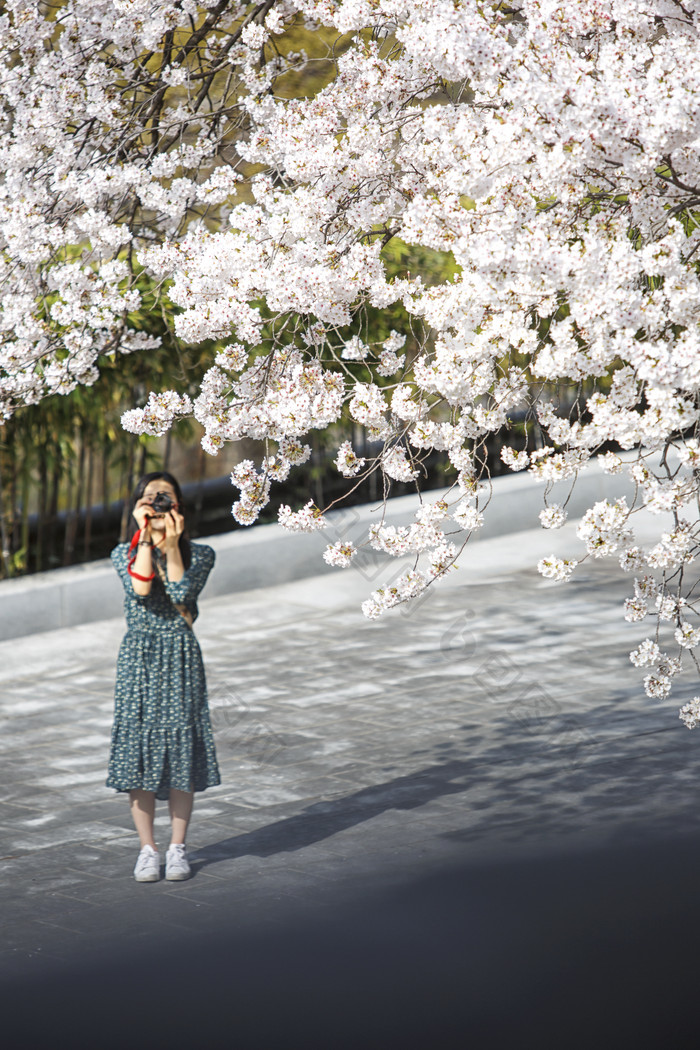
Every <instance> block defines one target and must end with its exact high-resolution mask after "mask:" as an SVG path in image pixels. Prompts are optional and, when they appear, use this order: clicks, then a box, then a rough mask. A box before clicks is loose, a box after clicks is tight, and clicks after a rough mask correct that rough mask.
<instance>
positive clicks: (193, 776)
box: [106, 722, 221, 799]
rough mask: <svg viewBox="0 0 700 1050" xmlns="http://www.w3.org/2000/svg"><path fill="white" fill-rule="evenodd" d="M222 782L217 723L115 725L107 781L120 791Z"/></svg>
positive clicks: (161, 795)
mask: <svg viewBox="0 0 700 1050" xmlns="http://www.w3.org/2000/svg"><path fill="white" fill-rule="evenodd" d="M220 783H221V777H220V775H219V768H218V764H217V761H216V752H215V750H214V739H213V736H212V732H211V728H210V727H209V726H208V725H206V726H204V725H191V726H177V727H175V726H173V727H163V726H145V725H133V724H129V723H119V722H117V723H116V724H115V725H114V728H113V731H112V748H111V755H110V762H109V770H108V776H107V781H106V785H107V787H111V788H115V790H117V791H136V790H139V789H141V790H143V791H153V792H155V795H156V798H158V799H167V798H168V797H169V795H170V789H171V788H175V789H176V790H177V791H204V790H205V789H206V788H208V787H215V786H216V785H217V784H220Z"/></svg>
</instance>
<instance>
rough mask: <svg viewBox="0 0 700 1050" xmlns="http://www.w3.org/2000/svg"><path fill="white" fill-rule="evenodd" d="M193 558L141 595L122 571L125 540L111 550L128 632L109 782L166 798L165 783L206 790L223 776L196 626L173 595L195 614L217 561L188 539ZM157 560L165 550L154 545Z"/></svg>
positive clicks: (121, 659)
mask: <svg viewBox="0 0 700 1050" xmlns="http://www.w3.org/2000/svg"><path fill="white" fill-rule="evenodd" d="M190 549H191V551H192V561H191V564H190V567H189V568H188V569H186V571H185V573H184V575H183V576H182V579H180V580H178V581H177V583H172V582H170V581H167V582H165V583H163V581H162V580H161V579H160V576H159V575H158V574H157V573H156V577H155V579H154V580H153V582H152V584H151V591H150V594H147V595H139V594H137V593H136V591H135V590H134V588H133V586H132V583H131V576H129V573H128V571H127V554H128V550H129V545H128V544H127V543H120V544H119V545H118V546H117V547H115V548H114V550H113V551H112V553H111V555H110V557H111V559H112V561H113V563H114V567H115V568H116V570H117V572H118V573H119V575H120V576H121V578H122V582H123V584H124V590H125V596H124V612H125V613H126V625H127V632H126V634H125V636H124V638H123V640H122V644H121V648H120V650H119V658H118V661H117V680H116V685H115V700H114V725H113V728H112V746H111V751H110V757H109V775H108V777H107V787H113V788H116V789H117V791H132V790H134V789H135V788H143V789H144V790H145V791H155V793H156V798H159V799H166V798H168V795H169V793H170V788H176V789H177V790H179V791H204V789H205V788H207V787H212V786H213V785H214V784H220V783H221V778H220V776H219V767H218V765H217V761H216V751H215V748H214V738H213V735H212V730H211V723H210V721H209V708H208V705H207V684H206V679H205V676H204V664H203V662H202V653H201V650H200V648H199V643H198V641H197V639H196V637H195V635H194V631H193V630H192V628H191V627H190V626H189V625H188V624H187V621H186V620H185V618H184V617H183V616H182V615H181V613H179V612H178V610H177V609H176V608H175V605H174V604H173V603H178V604H184V605H185V606H186V607H187V609H189V611H190V613H191V614H192V619H193V620H194V619H196V618H197V615H198V610H197V596H198V594H199V593H200V591H201V590H202V588H203V587H204V584H205V583H206V580H207V577H208V575H209V573H210V571H211V568H212V566H213V564H214V558H215V554H214V551H213V550H212V548H211V547H206V546H204V544H199V543H192V544H190ZM153 559H154V569H155V568H156V565H155V563H156V562H157V561H160V563H161V567H162V569H163V570H165V558H164V556H163V555H162V554H161V553H160V552H159V551H156V550H154V552H153Z"/></svg>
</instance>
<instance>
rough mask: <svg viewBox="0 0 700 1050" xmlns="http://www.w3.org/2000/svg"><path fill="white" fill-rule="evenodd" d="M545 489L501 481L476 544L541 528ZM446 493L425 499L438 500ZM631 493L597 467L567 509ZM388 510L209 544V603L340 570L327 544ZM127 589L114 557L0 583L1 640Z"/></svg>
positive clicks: (374, 561)
mask: <svg viewBox="0 0 700 1050" xmlns="http://www.w3.org/2000/svg"><path fill="white" fill-rule="evenodd" d="M543 488H544V486H543V485H542V483H537V482H535V481H533V479H532V478H531V477H530V476H529V475H528V474H524V473H523V474H512V475H506V476H503V477H498V478H495V479H494V481H493V495H492V498H491V501H490V503H489V505H488V508H487V510H486V512H485V518H486V521H485V524H484V527H483V528H482V529H480V530H479V531H478V532H477V533H475V534H474V536H473V537H472V539H471V540H470V544H471V543H478V542H480V541H482V540H485V539H491V538H493V537H495V536H503V535H506V534H508V533H512V532H522V531H524V530H527V529H533V528H537V527H538V526H539V520H538V514H539V512H540V510H541V509H542V506H543V503H542V492H543ZM570 488H571V483H570V482H559V483H558V484H557V485H555V486H554V489H553V491H552V494H551V496H550V502H557V503H564V502H565V501H566V499H567V497H568V496H569V492H570ZM446 492H447V489H436V490H432V491H430V492H427V493H425V494H424V500H425V501H426V502H434V501H436V500H437V499H439V498H440V497H441V496H443V495H444V494H445V493H446ZM622 495H626V496H627V497H628V499H629V500H630V501H631V499H632V497H633V495H634V485H633V482H632V481H631V480H630V478H629V477H628V476H627V475H626V474H624V475H622V474H618V475H615V476H612V477H611V476H610V475H608V474H604V473H603V471H602V470H601V469H600V467H599V466H598V464H597V463H596V462H595V461H593V462H592V463H589V464H588V465H587V467H586V469H585V470H584V471H583V472H582V473H581V475H580V476H579V478H578V480H577V482H576V486H575V488H574V492H573V495H572V496H571V498H570V500H569V503H568V505H567V511H568V514H569V518H570V519H574V518H576V517H580V516H581V514H583V513H584V512H585V510H587V509H588V507H590V506H591V505H592V504H593V503H595V502H596V501H597V500H601V499H605V498H606V497H609V498H612V497H615V498H617V497H619V496H622ZM419 504H420V501H419V499H418V496H415V495H411V496H400V497H398V498H396V499H393V500H390V502H389V509H388V513H387V523H389V524H392V525H408V524H410V523H411V522H412V521H414V520H415V513H416V510H417V509H418V507H419ZM381 513H382V506H381V503H379V504H363V505H361V506H356V507H348V508H344V509H342V510H337V511H332V512H330V513H329V514H328V516H327V517H328V522H329V525H328V528H327V529H325V530H323V531H321V532H315V533H289V532H287V531H286V530H285V529H283V528H282V527H281V526H280V525H277V524H272V525H256V526H253V527H252V528H251V529H237V530H236V531H234V532H231V533H224V534H223V535H219V536H212V537H209V538H202V539H200V540H199V541H198V542H202V543H207V544H209V545H210V546H211V547H213V548H214V550H215V551H216V565H215V567H214V571H213V573H212V575H211V578H210V579H209V581H208V583H207V585H206V588H205V591H204V597H205V598H214V597H218V596H221V595H231V594H236V593H238V592H241V591H250V590H255V589H256V588H258V587H271V586H275V585H276V584H281V583H288V582H291V581H293V580H298V579H304V578H306V577H309V576H318V575H320V574H322V573H325V572H337V571H338V570H337V569H333V568H331V567H330V566H328V565H326V563H325V562H324V561H323V557H322V555H323V551H324V549H325V547H326V545H327V544H328V543H335V542H336V541H337V540H345V541H348V540H349V541H353V542H355V543H356V544H357V543H360V542H362V541H363V540H364V539H365V538H366V535H367V528H368V526H369V525H370V524H372V523H373V522H379V521H380V520H381ZM357 557H358V559H359V564H358V568H359V569H360V571H361V572H362V573H363V575H364V577H365V579H366V581H367V582H368V584H369V587H368V591H369V589H371V584H372V582H373V581H374V580H375V579H378V577H379V576H380V575H382V574H385V567H386V564H387V560H388V559H386V558H385V557H384V556H381V555H376V554H375V553H374V552H371V551H370V552H364V551H362V552H361V554H359V555H358V556H357ZM123 594H124V591H123V588H122V584H121V582H120V580H119V578H118V576H117V575H116V573H115V572H114V569H113V568H112V563H111V562H110V560H109V559H108V558H105V559H102V560H100V561H96V562H89V563H87V564H85V565H78V566H74V567H70V568H66V569H53V570H52V571H50V572H44V573H37V574H36V575H34V576H26V577H22V578H21V579H17V580H3V581H2V582H0V640H8V639H11V638H20V637H22V636H24V635H29V634H35V633H40V632H42V631H53V630H56V629H58V628H61V627H72V626H75V625H76V624H82V623H92V622H94V621H96V620H106V619H112V618H113V617H115V616H119V615H120V614H121V612H122V605H123Z"/></svg>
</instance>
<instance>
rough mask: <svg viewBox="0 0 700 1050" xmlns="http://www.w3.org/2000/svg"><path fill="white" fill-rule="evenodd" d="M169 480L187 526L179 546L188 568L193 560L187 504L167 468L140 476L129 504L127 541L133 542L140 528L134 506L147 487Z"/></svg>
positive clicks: (183, 562) (183, 561)
mask: <svg viewBox="0 0 700 1050" xmlns="http://www.w3.org/2000/svg"><path fill="white" fill-rule="evenodd" d="M161 480H162V481H167V482H168V483H169V484H170V485H172V487H173V488H174V489H175V495H176V496H177V505H178V511H179V513H180V514H182V515H183V517H184V519H185V528H184V530H183V532H182V535H181V536H180V541H179V544H178V546H179V547H180V554H181V555H182V564H183V565H184V566H185V568H186V569H189V567H190V562H191V560H192V554H191V552H190V537H189V533H188V531H187V513H186V509H185V504H184V501H183V499H182V489H181V488H180V486H179V484H178V482H177V480H176V479H175V478H174V477H173V475H172V474H168V472H167V470H154V471H151V473H150V474H144V475H143V477H142V478H139V480H138V482H137V484H136V488H135V489H134V491H133V493H132V495H131V503H130V504H129V521H128V524H127V527H126V542H127V543H131V540H132V539H133V536H134V533H135V532H136V529H137V528H138V525H137V524H136V519H135V518H134V507H135V506H136V504H137V503H138V501H139V500H140V499H141V498H142V496H143V494H144V492H145V491H146V487H147V486H148V485H150V483H151V482H152V481H161Z"/></svg>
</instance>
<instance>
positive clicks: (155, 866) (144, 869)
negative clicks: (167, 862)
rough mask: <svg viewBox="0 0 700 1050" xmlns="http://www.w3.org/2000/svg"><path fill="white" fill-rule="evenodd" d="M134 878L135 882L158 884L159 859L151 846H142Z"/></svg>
mask: <svg viewBox="0 0 700 1050" xmlns="http://www.w3.org/2000/svg"><path fill="white" fill-rule="evenodd" d="M134 878H135V879H136V881H137V882H158V879H159V878H160V857H159V856H158V853H157V851H156V850H154V849H153V846H144V847H143V849H142V850H141V852H140V853H139V856H138V860H137V861H136V867H135V868H134Z"/></svg>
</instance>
